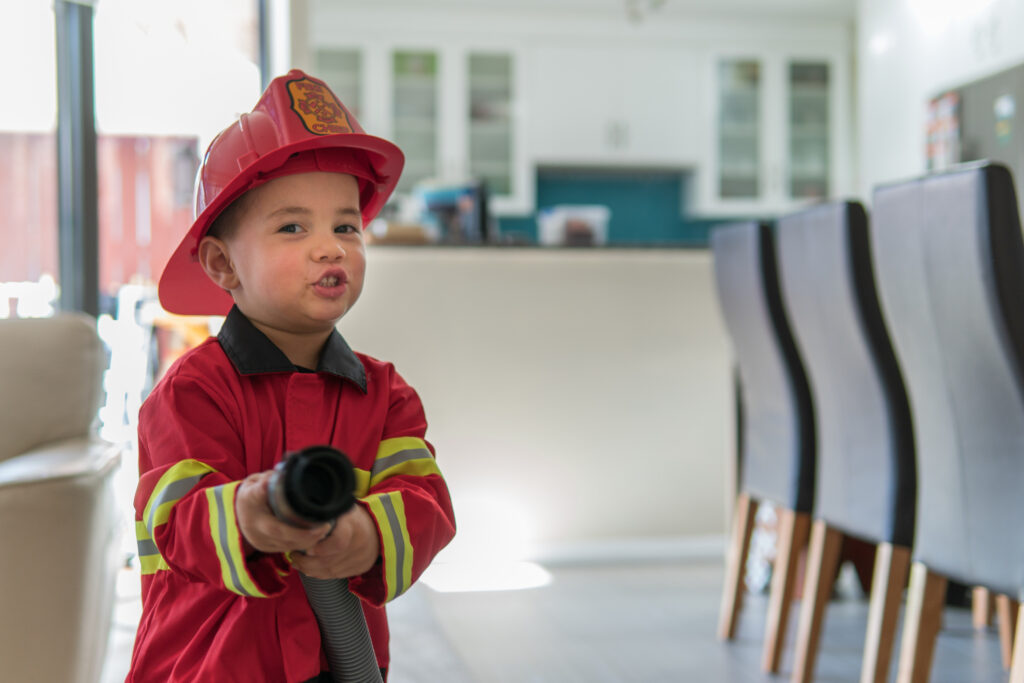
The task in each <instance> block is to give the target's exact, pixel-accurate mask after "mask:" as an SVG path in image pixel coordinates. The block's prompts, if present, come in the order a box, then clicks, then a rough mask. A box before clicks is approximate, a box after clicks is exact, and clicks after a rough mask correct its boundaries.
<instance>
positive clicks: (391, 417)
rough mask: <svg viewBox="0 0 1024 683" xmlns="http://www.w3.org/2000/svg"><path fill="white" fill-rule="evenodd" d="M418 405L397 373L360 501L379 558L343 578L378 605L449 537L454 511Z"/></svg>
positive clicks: (410, 578) (404, 587)
mask: <svg viewBox="0 0 1024 683" xmlns="http://www.w3.org/2000/svg"><path fill="white" fill-rule="evenodd" d="M426 429H427V422H426V418H425V416H424V413H423V406H422V404H421V403H420V399H419V396H418V395H417V394H416V392H415V391H414V390H413V389H412V387H410V386H409V385H408V384H406V383H405V381H404V380H402V378H401V377H400V376H399V375H398V374H397V373H393V374H392V377H391V382H390V403H389V409H388V414H387V419H386V424H385V426H384V432H383V437H382V439H381V441H380V445H379V447H378V449H377V456H376V459H375V461H374V464H373V467H372V469H371V471H370V473H369V479H368V481H365V482H363V483H362V484H361V487H362V488H363V489H364V490H365V493H363V492H359V493H360V500H359V502H360V504H362V505H363V506H364V507H365V508H366V509H367V511H368V512H369V513H370V515H371V516H372V517H373V519H374V521H375V522H376V524H377V529H378V533H379V537H380V547H381V558H380V560H379V561H378V562H377V564H376V565H375V566H374V567H373V568H372V569H371V570H370V571H369V572H367V573H366V574H363V575H362V576H358V577H353V578H352V579H350V580H349V587H350V589H351V590H352V591H353V592H354V593H356V594H357V595H359V596H360V597H361V598H363V599H364V600H366V601H368V602H369V603H371V604H374V605H382V604H384V603H385V602H388V601H390V600H392V599H394V598H396V597H398V596H399V595H401V594H402V593H404V592H405V591H406V590H408V589H409V587H410V586H411V585H412V584H413V582H415V581H416V580H417V579H418V578H419V577H420V575H421V574H422V573H423V571H424V570H425V569H426V568H427V566H429V564H430V562H431V560H433V559H434V556H435V555H437V553H438V552H440V550H441V549H442V548H444V546H446V545H447V544H448V542H449V541H451V539H452V538H453V537H454V536H455V514H454V512H453V510H452V503H451V498H450V496H449V493H448V487H447V485H446V484H445V481H444V478H443V477H442V476H441V471H440V469H438V466H437V462H436V460H435V457H434V449H433V446H431V444H430V443H428V442H427V441H426V439H425V435H426Z"/></svg>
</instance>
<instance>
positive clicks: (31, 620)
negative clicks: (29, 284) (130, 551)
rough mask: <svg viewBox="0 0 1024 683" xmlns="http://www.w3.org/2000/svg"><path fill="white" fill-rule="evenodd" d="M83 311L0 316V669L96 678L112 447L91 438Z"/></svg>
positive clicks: (114, 461) (15, 674)
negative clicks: (46, 315)
mask: <svg viewBox="0 0 1024 683" xmlns="http://www.w3.org/2000/svg"><path fill="white" fill-rule="evenodd" d="M105 365H106V363H105V357H104V353H103V348H102V345H101V343H100V340H99V337H98V336H97V334H96V325H95V323H94V322H93V320H92V319H91V318H89V317H87V316H84V315H79V314H62V315H58V316H56V317H54V318H43V319H27V320H0V678H2V679H3V680H5V681H8V680H9V681H47V682H50V681H53V682H59V683H96V681H98V680H99V678H100V675H101V671H102V668H103V661H104V656H105V653H106V645H107V640H108V633H109V630H110V623H111V614H112V608H113V600H114V587H115V580H116V575H117V566H118V551H119V549H120V544H119V533H120V532H119V525H118V517H117V511H116V510H115V509H114V508H115V495H114V491H113V478H114V474H115V472H116V470H117V467H118V464H119V462H120V449H119V448H118V447H116V446H114V445H113V444H110V443H107V442H105V441H102V440H100V439H99V438H98V437H97V436H95V430H94V427H95V422H96V415H97V409H98V407H99V403H100V399H101V396H102V375H103V368H104V367H105Z"/></svg>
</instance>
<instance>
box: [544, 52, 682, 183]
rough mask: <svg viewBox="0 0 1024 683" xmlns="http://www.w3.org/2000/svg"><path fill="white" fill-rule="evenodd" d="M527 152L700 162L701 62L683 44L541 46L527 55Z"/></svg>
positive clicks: (604, 161)
mask: <svg viewBox="0 0 1024 683" xmlns="http://www.w3.org/2000/svg"><path fill="white" fill-rule="evenodd" d="M530 73H531V77H530V93H529V96H528V98H527V99H528V101H529V112H530V117H529V125H528V127H527V134H528V137H529V143H528V148H529V154H530V156H531V158H533V159H535V160H536V161H537V163H539V164H542V165H553V166H559V165H567V166H572V165H613V166H668V167H678V168H683V167H686V166H691V165H693V164H695V163H696V161H697V159H698V157H699V155H700V149H699V144H698V141H699V135H698V134H697V132H696V127H695V126H696V124H697V123H698V118H699V108H697V107H694V103H693V94H694V93H695V92H696V91H697V90H698V88H699V83H700V80H699V67H698V60H697V59H696V57H695V55H694V54H693V53H692V52H688V51H686V50H685V49H682V48H675V47H666V46H664V45H659V46H642V45H630V46H623V45H618V46H616V48H615V49H609V48H608V46H606V45H593V44H586V45H539V46H536V47H535V48H534V49H533V50H532V51H531V54H530Z"/></svg>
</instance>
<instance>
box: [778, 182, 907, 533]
mask: <svg viewBox="0 0 1024 683" xmlns="http://www.w3.org/2000/svg"><path fill="white" fill-rule="evenodd" d="M777 243H778V255H779V273H780V282H781V291H782V299H783V301H784V302H785V305H786V309H787V310H788V312H789V315H790V320H791V321H792V324H793V332H794V336H795V339H796V344H797V347H798V348H799V349H800V353H801V356H802V358H803V359H804V362H805V363H806V367H807V374H808V378H809V381H810V386H811V394H812V396H813V397H814V410H815V416H816V417H817V441H818V462H817V477H816V480H817V486H816V490H815V508H814V514H815V517H817V518H819V519H823V520H824V521H825V522H826V523H828V524H829V525H830V526H833V527H835V528H837V529H839V530H840V531H843V532H845V533H848V534H850V535H852V536H855V537H858V538H861V539H863V540H867V541H872V542H888V543H892V544H895V545H901V546H910V545H911V544H912V541H913V534H914V511H915V489H916V483H915V469H916V468H915V462H914V439H913V432H912V428H911V422H910V408H909V406H908V404H907V397H906V391H905V389H904V386H903V380H902V377H901V375H900V369H899V367H898V365H897V362H896V357H895V355H894V353H893V350H892V346H891V343H890V341H889V336H888V332H887V330H886V328H885V324H884V322H883V319H882V315H881V311H880V309H879V305H878V297H877V294H876V292H875V285H874V277H873V272H872V264H871V251H870V248H869V235H868V229H867V216H866V214H865V211H864V208H863V207H862V206H861V205H860V204H859V203H857V202H833V203H829V204H823V205H820V206H817V207H814V208H811V209H807V210H805V211H801V212H799V213H796V214H792V215H789V216H785V217H783V218H781V219H780V220H779V222H778V225H777Z"/></svg>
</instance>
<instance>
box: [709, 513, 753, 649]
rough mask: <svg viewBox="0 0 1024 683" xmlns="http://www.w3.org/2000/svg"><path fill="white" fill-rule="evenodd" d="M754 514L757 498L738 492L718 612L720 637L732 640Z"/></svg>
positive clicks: (738, 611) (740, 604)
mask: <svg viewBox="0 0 1024 683" xmlns="http://www.w3.org/2000/svg"><path fill="white" fill-rule="evenodd" d="M756 515H757V501H756V500H754V499H753V498H751V497H750V495H749V494H746V493H741V494H739V496H737V498H736V510H735V511H734V512H733V521H732V538H731V539H730V541H729V550H728V553H727V554H726V557H725V586H724V587H723V588H722V607H721V609H720V611H719V613H718V637H719V639H720V640H732V639H733V638H734V637H735V636H736V622H737V621H739V614H740V607H741V606H742V604H743V571H744V568H745V567H746V566H747V554H748V553H749V551H750V535H751V533H752V532H753V531H754V517H755V516H756Z"/></svg>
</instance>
